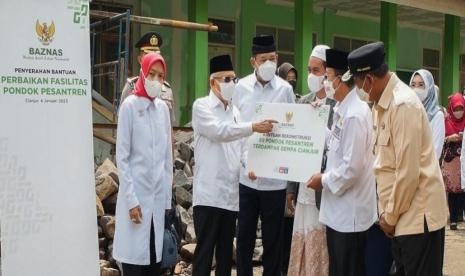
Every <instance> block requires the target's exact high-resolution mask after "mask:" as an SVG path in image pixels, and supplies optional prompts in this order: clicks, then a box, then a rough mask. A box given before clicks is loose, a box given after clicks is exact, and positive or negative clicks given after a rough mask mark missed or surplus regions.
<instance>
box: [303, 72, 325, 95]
mask: <svg viewBox="0 0 465 276" xmlns="http://www.w3.org/2000/svg"><path fill="white" fill-rule="evenodd" d="M324 79H325V76H324V75H322V76H315V75H313V74H309V75H308V78H307V84H308V89H310V91H311V92H314V93H316V92H318V91H320V90H321V89H323V88H324V86H323V80H324Z"/></svg>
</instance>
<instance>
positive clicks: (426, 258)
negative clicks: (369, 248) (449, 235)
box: [391, 221, 445, 276]
mask: <svg viewBox="0 0 465 276" xmlns="http://www.w3.org/2000/svg"><path fill="white" fill-rule="evenodd" d="M444 239H445V230H444V228H442V229H440V230H437V231H433V232H429V231H428V225H427V224H426V221H425V232H424V233H422V234H416V235H406V236H398V237H395V238H394V239H392V255H393V257H394V263H395V265H394V267H393V270H394V271H393V272H392V274H391V275H395V276H441V275H442V266H443V261H444Z"/></svg>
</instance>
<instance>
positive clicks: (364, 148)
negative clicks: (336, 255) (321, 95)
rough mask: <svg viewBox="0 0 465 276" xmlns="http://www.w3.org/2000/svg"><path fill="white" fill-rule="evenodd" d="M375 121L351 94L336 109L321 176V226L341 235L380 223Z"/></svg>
mask: <svg viewBox="0 0 465 276" xmlns="http://www.w3.org/2000/svg"><path fill="white" fill-rule="evenodd" d="M372 139H373V121H372V115H371V112H370V109H369V107H368V105H367V104H366V103H364V102H362V101H361V100H360V98H359V97H358V95H357V92H356V91H355V89H354V90H352V91H351V92H350V93H349V94H348V95H347V96H346V97H345V98H344V100H343V101H342V102H339V103H337V104H336V106H335V107H334V121H333V127H332V128H331V136H330V138H329V141H328V143H329V150H328V163H327V166H326V171H325V173H324V174H323V176H322V184H323V194H322V200H321V208H320V222H321V223H323V224H325V225H327V226H329V227H331V228H332V229H334V230H336V231H338V232H345V233H349V232H361V231H365V230H367V229H368V228H369V227H371V226H372V225H373V223H374V222H375V221H376V220H377V217H378V215H377V205H376V184H375V183H376V182H375V175H374V171H373V162H374V156H373V141H372Z"/></svg>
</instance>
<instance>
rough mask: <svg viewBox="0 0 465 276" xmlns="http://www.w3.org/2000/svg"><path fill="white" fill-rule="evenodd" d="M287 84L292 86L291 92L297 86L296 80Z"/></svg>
mask: <svg viewBox="0 0 465 276" xmlns="http://www.w3.org/2000/svg"><path fill="white" fill-rule="evenodd" d="M287 82H288V83H289V84H290V85H291V86H292V90H293V91H295V87H296V86H297V81H296V80H289V81H287Z"/></svg>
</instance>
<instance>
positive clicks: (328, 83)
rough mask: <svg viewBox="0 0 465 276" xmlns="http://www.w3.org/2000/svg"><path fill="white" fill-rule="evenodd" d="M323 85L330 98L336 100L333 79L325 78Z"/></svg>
mask: <svg viewBox="0 0 465 276" xmlns="http://www.w3.org/2000/svg"><path fill="white" fill-rule="evenodd" d="M323 86H324V88H325V92H326V97H328V98H330V99H331V100H334V94H336V89H334V87H333V81H329V80H324V81H323Z"/></svg>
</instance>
